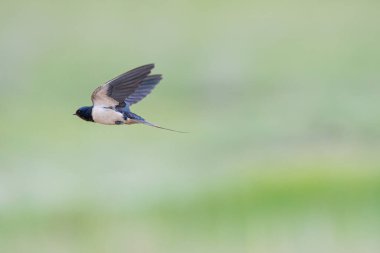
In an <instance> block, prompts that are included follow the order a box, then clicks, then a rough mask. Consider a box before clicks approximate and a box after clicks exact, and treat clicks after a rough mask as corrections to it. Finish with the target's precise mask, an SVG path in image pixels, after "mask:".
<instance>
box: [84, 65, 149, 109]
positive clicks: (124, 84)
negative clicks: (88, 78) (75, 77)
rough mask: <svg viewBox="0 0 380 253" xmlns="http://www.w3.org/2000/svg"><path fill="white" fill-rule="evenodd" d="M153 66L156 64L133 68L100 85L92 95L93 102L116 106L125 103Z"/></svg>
mask: <svg viewBox="0 0 380 253" xmlns="http://www.w3.org/2000/svg"><path fill="white" fill-rule="evenodd" d="M153 68H154V64H148V65H144V66H141V67H138V68H135V69H132V70H130V71H128V72H125V73H123V74H121V75H119V76H117V77H115V78H114V79H112V80H110V81H108V82H107V83H105V84H104V85H102V86H100V87H98V88H97V89H96V90H95V91H94V92H93V94H92V96H91V99H92V102H93V104H94V105H109V106H116V105H117V104H119V103H123V102H124V100H125V99H126V98H127V97H128V96H130V95H131V94H132V93H133V92H134V91H135V90H136V89H137V88H138V87H139V85H140V84H141V83H142V81H143V80H144V79H145V78H146V77H147V76H148V75H149V74H150V71H151V70H152V69H153Z"/></svg>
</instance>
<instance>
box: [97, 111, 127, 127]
mask: <svg viewBox="0 0 380 253" xmlns="http://www.w3.org/2000/svg"><path fill="white" fill-rule="evenodd" d="M92 118H93V119H94V122H96V123H100V124H105V125H115V122H125V120H124V117H123V114H121V113H120V112H117V111H115V110H113V109H109V108H104V107H102V106H94V108H93V109H92Z"/></svg>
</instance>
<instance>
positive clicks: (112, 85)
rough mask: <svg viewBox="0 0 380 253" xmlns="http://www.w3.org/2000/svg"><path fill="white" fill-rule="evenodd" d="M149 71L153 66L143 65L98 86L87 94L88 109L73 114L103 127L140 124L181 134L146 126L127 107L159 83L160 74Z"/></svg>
mask: <svg viewBox="0 0 380 253" xmlns="http://www.w3.org/2000/svg"><path fill="white" fill-rule="evenodd" d="M153 68H154V64H147V65H144V66H141V67H138V68H135V69H132V70H130V71H128V72H125V73H123V74H121V75H119V76H117V77H115V78H113V79H112V80H110V81H108V82H106V83H105V84H104V85H102V86H99V87H98V88H96V89H95V90H94V92H93V93H92V95H91V100H92V106H83V107H81V108H79V109H78V110H77V111H76V112H75V113H74V115H77V116H78V117H79V118H81V119H83V120H85V121H91V122H95V123H99V124H105V125H124V124H127V125H130V124H144V125H148V126H152V127H156V128H161V129H165V130H169V131H174V132H180V133H183V132H181V131H177V130H173V129H169V128H164V127H161V126H157V125H155V124H153V123H150V122H148V121H146V120H145V119H144V118H142V117H140V116H139V115H137V114H135V113H133V112H131V110H130V106H132V105H133V104H136V103H138V102H139V101H141V100H142V99H143V98H145V97H146V96H147V95H148V94H149V93H150V92H151V91H152V90H153V89H154V87H156V85H157V84H158V83H159V82H160V81H161V79H162V76H161V75H157V74H156V75H150V72H151V71H152V69H153Z"/></svg>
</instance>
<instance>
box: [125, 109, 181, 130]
mask: <svg viewBox="0 0 380 253" xmlns="http://www.w3.org/2000/svg"><path fill="white" fill-rule="evenodd" d="M124 117H126V118H128V121H130V122H134V123H140V124H144V125H147V126H151V127H155V128H159V129H163V130H167V131H172V132H176V133H182V134H185V133H188V132H182V131H178V130H174V129H170V128H165V127H161V126H157V125H155V124H153V123H150V122H148V121H146V120H145V119H144V118H142V117H140V116H139V115H137V114H134V113H133V112H124ZM132 124H133V123H132Z"/></svg>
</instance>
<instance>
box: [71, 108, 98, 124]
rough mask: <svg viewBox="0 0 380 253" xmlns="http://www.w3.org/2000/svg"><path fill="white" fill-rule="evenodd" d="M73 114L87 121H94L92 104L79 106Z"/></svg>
mask: <svg viewBox="0 0 380 253" xmlns="http://www.w3.org/2000/svg"><path fill="white" fill-rule="evenodd" d="M73 115H76V116H78V117H79V118H81V119H83V120H85V121H94V119H93V118H92V106H83V107H81V108H79V109H78V110H77V111H76V112H75V113H74V114H73Z"/></svg>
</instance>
